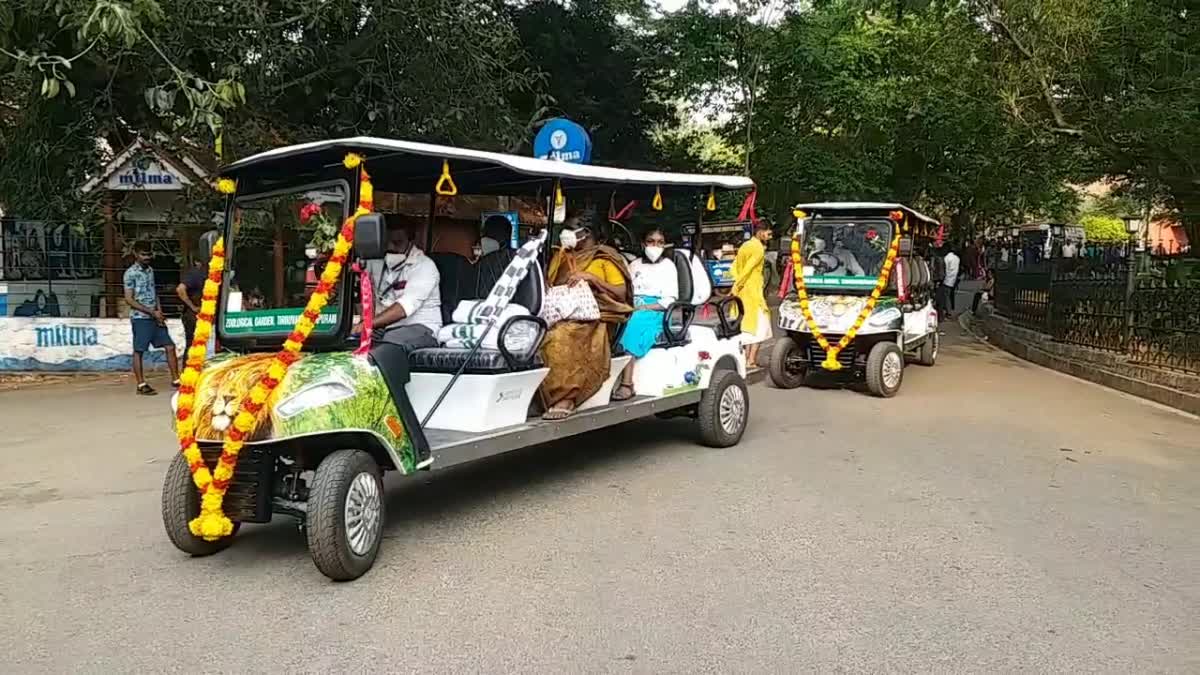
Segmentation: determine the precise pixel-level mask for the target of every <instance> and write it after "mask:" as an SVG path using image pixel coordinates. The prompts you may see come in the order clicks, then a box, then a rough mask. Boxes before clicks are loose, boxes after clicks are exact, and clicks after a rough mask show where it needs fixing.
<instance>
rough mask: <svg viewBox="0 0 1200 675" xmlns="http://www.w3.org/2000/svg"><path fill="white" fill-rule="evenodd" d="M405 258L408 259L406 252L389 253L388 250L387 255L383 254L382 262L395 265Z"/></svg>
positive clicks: (389, 265) (390, 265)
mask: <svg viewBox="0 0 1200 675" xmlns="http://www.w3.org/2000/svg"><path fill="white" fill-rule="evenodd" d="M405 260H408V254H407V253H390V252H389V253H388V254H387V255H385V256H383V262H384V263H385V264H386V265H387V266H388V267H395V266H396V265H399V264H401V263H403V262H404V261H405Z"/></svg>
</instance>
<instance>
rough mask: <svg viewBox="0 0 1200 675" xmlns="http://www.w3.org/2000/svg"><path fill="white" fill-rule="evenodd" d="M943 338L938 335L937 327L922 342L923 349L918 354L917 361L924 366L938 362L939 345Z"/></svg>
mask: <svg viewBox="0 0 1200 675" xmlns="http://www.w3.org/2000/svg"><path fill="white" fill-rule="evenodd" d="M940 343H941V339H940V338H939V336H938V332H937V329H936V328H935V329H934V331H933V332H932V333H930V334H929V335H927V336H926V337H925V342H922V343H921V351H920V352H918V354H917V363H919V364H921V365H923V366H932V365H934V364H936V363H937V357H938V347H939V346H940Z"/></svg>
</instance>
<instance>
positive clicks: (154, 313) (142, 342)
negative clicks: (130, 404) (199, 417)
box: [124, 242, 179, 396]
mask: <svg viewBox="0 0 1200 675" xmlns="http://www.w3.org/2000/svg"><path fill="white" fill-rule="evenodd" d="M133 257H134V263H133V264H132V265H130V266H129V269H127V270H125V279H124V281H125V302H126V303H128V304H129V321H130V324H131V328H132V329H133V379H134V380H136V381H137V393H138V394H139V395H141V396H153V395H154V394H157V393H158V392H157V391H155V390H154V388H153V387H151V386H150V385H149V384H147V383H146V378H145V377H144V376H143V374H142V354H143V353H144V352H145V351H146V350H147V349H149V348H150V347H151V346H154V347H157V348H159V349H162V350H163V351H165V352H166V353H167V365H168V366H169V367H170V368H171V385H172V386H175V387H178V386H179V360H178V359H177V358H176V356H175V343H174V342H172V341H171V335H170V334H169V333H168V332H167V322H166V318H165V317H164V316H163V313H162V308H161V307H160V306H159V304H158V293H157V291H155V289H154V268H153V267H151V266H150V259H151V255H150V245H149V244H147V243H145V242H139V243H137V244H136V245H134V247H133Z"/></svg>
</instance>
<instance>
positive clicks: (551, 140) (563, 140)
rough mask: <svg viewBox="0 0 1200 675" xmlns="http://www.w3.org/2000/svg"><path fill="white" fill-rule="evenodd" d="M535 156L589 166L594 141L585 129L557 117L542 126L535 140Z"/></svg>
mask: <svg viewBox="0 0 1200 675" xmlns="http://www.w3.org/2000/svg"><path fill="white" fill-rule="evenodd" d="M533 156H534V157H537V158H538V159H553V160H556V161H559V162H571V163H572V164H587V163H588V162H591V161H592V139H591V137H590V136H588V132H587V131H586V130H585V129H584V128H583V127H581V126H579V125H578V124H576V123H574V122H572V121H571V120H569V119H565V118H562V117H556V118H554V119H552V120H550V121H548V122H546V123H545V124H544V125H542V128H541V130H540V131H538V133H537V136H536V137H535V138H534V139H533Z"/></svg>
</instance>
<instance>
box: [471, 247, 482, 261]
mask: <svg viewBox="0 0 1200 675" xmlns="http://www.w3.org/2000/svg"><path fill="white" fill-rule="evenodd" d="M471 254H472V255H474V256H475V257H476V258H478V257H481V256H482V255H483V247H482V246H475V247H473V248H472V249H471Z"/></svg>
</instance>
